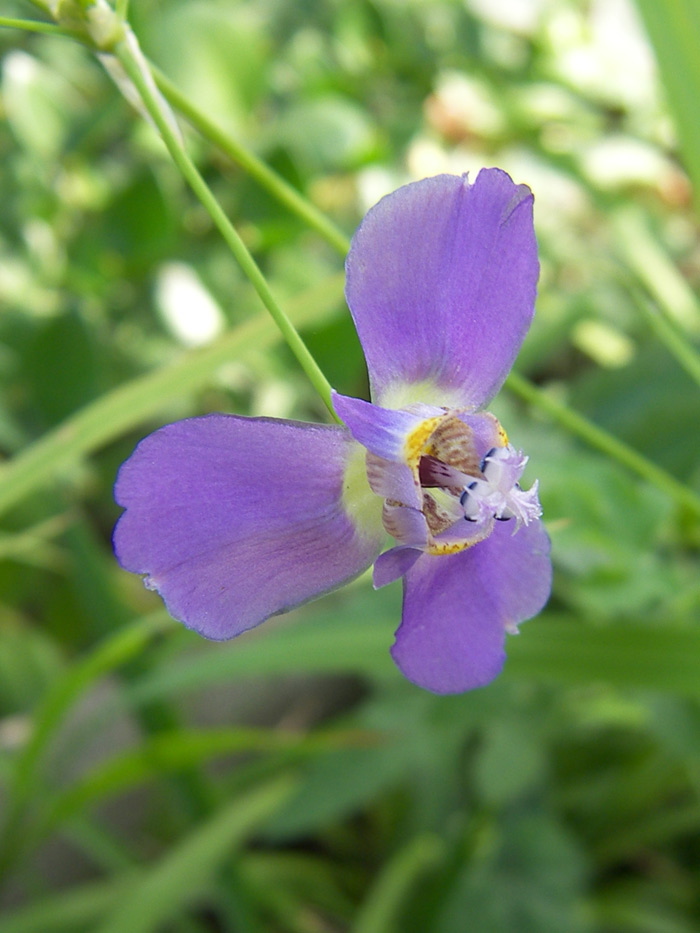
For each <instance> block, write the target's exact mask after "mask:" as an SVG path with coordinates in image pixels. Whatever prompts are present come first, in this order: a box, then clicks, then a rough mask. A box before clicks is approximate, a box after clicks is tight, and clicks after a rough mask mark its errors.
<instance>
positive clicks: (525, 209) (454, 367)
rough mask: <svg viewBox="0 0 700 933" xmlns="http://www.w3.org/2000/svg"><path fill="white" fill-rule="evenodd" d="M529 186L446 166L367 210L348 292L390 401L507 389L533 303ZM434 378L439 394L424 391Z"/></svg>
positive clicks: (377, 389) (449, 399)
mask: <svg viewBox="0 0 700 933" xmlns="http://www.w3.org/2000/svg"><path fill="white" fill-rule="evenodd" d="M532 200H533V199H532V194H531V192H530V190H529V189H528V188H527V187H526V186H524V185H515V184H514V183H513V181H512V180H511V178H510V177H509V176H508V175H507V174H506V173H505V172H502V171H501V170H500V169H484V170H482V171H481V172H480V173H479V175H478V176H477V179H476V181H475V182H474V184H470V183H469V182H468V180H467V178H466V176H465V177H462V178H459V177H457V176H453V175H438V176H437V177H435V178H428V179H425V180H423V181H419V182H415V183H414V184H410V185H406V186H405V187H403V188H400V189H399V190H398V191H395V192H394V193H393V194H390V195H388V196H387V197H385V198H384V199H383V200H381V201H380V202H379V203H378V204H377V205H376V206H375V207H374V208H372V210H370V211H369V213H368V214H367V216H366V217H365V219H364V221H363V222H362V224H361V225H360V227H359V229H358V231H357V233H356V234H355V236H354V238H353V241H352V246H351V249H350V253H349V254H348V258H347V262H346V269H347V286H346V296H347V300H348V304H349V306H350V310H351V312H352V316H353V319H354V321H355V326H356V327H357V332H358V334H359V337H360V341H361V343H362V346H363V349H364V351H365V357H366V359H367V367H368V370H369V376H370V383H371V388H372V398H373V400H374V401H376V402H377V403H379V404H381V405H385V406H386V407H388V408H399V407H405V405H406V404H408V403H409V402H410V401H426V402H434V401H439V399H440V392H441V391H442V393H443V396H444V399H445V401H444V402H443V404H446V405H448V406H450V407H453V408H454V407H466V408H470V409H476V408H480V407H481V406H482V405H484V404H485V403H486V402H487V401H488V400H489V399H490V398H491V397H492V396H493V395H495V393H496V392H497V391H498V389H499V388H500V386H501V384H502V383H503V380H504V379H505V377H506V375H507V373H508V370H509V369H510V368H511V366H512V364H513V360H514V359H515V356H516V354H517V352H518V349H519V348H520V344H521V343H522V341H523V338H524V336H525V334H526V332H527V330H528V328H529V326H530V322H531V320H532V315H533V312H534V303H535V293H536V285H537V277H538V273H539V264H538V260H537V244H536V240H535V234H534V230H533V224H532ZM426 387H431V389H430V391H429V394H430V396H431V397H430V398H428V397H426V395H425V393H427V392H428V388H426Z"/></svg>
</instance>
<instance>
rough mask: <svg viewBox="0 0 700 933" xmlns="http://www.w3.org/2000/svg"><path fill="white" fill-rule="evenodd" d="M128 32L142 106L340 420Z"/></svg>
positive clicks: (127, 53) (125, 61)
mask: <svg viewBox="0 0 700 933" xmlns="http://www.w3.org/2000/svg"><path fill="white" fill-rule="evenodd" d="M126 29H127V35H126V38H125V39H123V40H122V41H121V42H119V43H118V44H117V45H116V47H115V48H114V52H113V54H114V55H115V56H116V58H117V59H118V60H119V62H120V63H121V65H122V67H123V69H124V71H125V72H126V74H127V76H128V77H129V79H130V80H131V82H132V84H133V85H134V87H135V88H136V91H137V92H138V94H139V97H140V98H141V101H142V103H143V106H144V107H145V109H146V111H147V113H148V115H149V116H150V117H151V119H152V120H153V122H154V123H155V125H156V127H157V129H158V131H159V133H160V135H161V138H162V139H163V142H164V143H165V145H166V147H167V149H168V152H169V153H170V156H171V157H172V159H173V161H174V162H175V164H176V165H177V167H178V168H179V170H180V171H181V173H182V175H183V176H184V178H185V179H186V181H187V182H188V184H189V185H190V187H191V188H192V190H193V191H194V193H195V194H196V195H197V197H198V198H199V200H200V202H201V203H202V205H203V206H204V208H205V209H206V211H207V212H208V214H209V216H210V217H211V218H212V220H213V221H214V223H215V224H216V226H217V228H218V229H219V232H220V233H221V235H222V236H223V238H224V240H225V241H226V243H227V245H228V246H229V248H230V249H231V252H232V253H233V254H234V256H235V257H236V259H237V260H238V262H239V264H240V266H241V268H242V270H243V272H244V273H245V275H246V276H247V277H248V279H249V280H250V282H251V283H252V285H253V287H254V288H255V290H256V291H257V293H258V295H259V296H260V298H261V299H262V302H263V304H264V305H265V307H266V308H267V310H268V311H269V312H270V315H271V316H272V318H273V320H274V321H275V323H276V324H277V326H278V327H279V329H280V331H281V332H282V335H283V336H284V338H285V340H286V341H287V343H288V344H289V347H290V348H291V350H292V352H293V353H294V355H295V356H296V358H297V359H298V361H299V363H300V364H301V366H302V368H303V370H304V372H305V373H306V375H307V376H308V378H309V380H310V381H311V383H312V385H313V386H314V388H315V389H316V391H317V392H318V394H319V395H320V396H321V398H322V399H323V402H324V404H325V405H326V408H327V409H328V411H329V412H330V414H331V416H332V417H333V419H334V420H336V421H337V420H338V418H337V416H336V414H335V412H334V411H333V404H332V402H331V386H330V383H329V382H328V380H327V379H326V377H325V376H324V375H323V373H322V372H321V370H320V368H319V366H318V364H317V363H316V360H315V359H314V358H313V356H312V355H311V354H310V353H309V350H308V348H307V346H306V344H305V343H304V341H303V340H302V339H301V337H300V336H299V334H298V333H297V331H296V329H295V327H294V325H293V324H292V322H291V321H290V320H289V318H288V317H287V315H286V314H285V313H284V311H283V310H282V309H281V308H280V306H279V305H278V304H277V301H276V300H275V298H274V296H273V294H272V292H271V291H270V287H269V285H268V284H267V281H266V279H265V277H264V276H263V274H262V272H261V271H260V268H259V267H258V265H257V263H256V262H255V260H254V259H253V257H252V255H251V254H250V252H249V251H248V249H247V247H246V246H245V244H244V242H243V240H242V239H241V237H240V236H239V234H238V231H237V230H236V229H235V227H234V226H233V224H232V223H231V221H230V220H229V219H228V217H227V216H226V214H225V213H224V211H223V210H222V208H221V206H220V204H219V202H218V201H217V200H216V198H215V197H214V195H213V194H212V192H211V190H210V189H209V187H208V185H207V183H206V182H205V181H204V179H203V178H202V176H201V175H200V174H199V171H198V170H197V168H196V166H195V164H194V162H193V161H192V159H191V158H190V157H189V155H188V154H187V151H186V150H185V147H184V144H183V143H182V140H181V139H180V136H179V134H178V133H177V131H176V128H175V125H174V121H173V120H172V119H171V118H170V117H171V115H170V113H169V112H167V109H166V106H164V102H163V101H162V100H161V99H159V95H158V91H157V89H156V88H155V86H154V84H153V81H152V78H151V75H150V72H149V71H148V66H147V64H146V62H145V59H143V57H142V55H141V54H140V50H139V49H138V45H137V43H136V38H135V37H134V36H133V33H131V32H130V31H128V27H126Z"/></svg>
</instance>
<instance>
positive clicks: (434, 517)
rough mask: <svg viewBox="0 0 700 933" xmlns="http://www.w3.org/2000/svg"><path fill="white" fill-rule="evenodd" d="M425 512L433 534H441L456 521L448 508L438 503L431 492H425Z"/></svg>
mask: <svg viewBox="0 0 700 933" xmlns="http://www.w3.org/2000/svg"><path fill="white" fill-rule="evenodd" d="M423 514H424V515H425V518H426V521H427V522H428V528H429V529H430V533H431V534H433V535H439V534H440V532H441V531H446V530H447V529H448V528H449V527H450V526H451V525H454V523H455V519H454V515H450V513H449V512H448V511H447V509H444V508H443V507H442V506H440V505H438V503H437V502H436V501H435V499H434V498H433V497H432V496H431V495H430V493H429V492H424V493H423Z"/></svg>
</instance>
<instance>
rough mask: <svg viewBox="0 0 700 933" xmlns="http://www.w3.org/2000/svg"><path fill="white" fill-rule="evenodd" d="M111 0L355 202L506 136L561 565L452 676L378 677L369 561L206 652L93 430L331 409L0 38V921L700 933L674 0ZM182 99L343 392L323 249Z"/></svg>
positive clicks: (110, 121) (248, 237)
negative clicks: (526, 222) (513, 624)
mask: <svg viewBox="0 0 700 933" xmlns="http://www.w3.org/2000/svg"><path fill="white" fill-rule="evenodd" d="M3 7H4V10H3V15H5V16H8V17H11V16H16V17H31V16H34V17H36V18H40V13H39V12H38V11H37V10H36V9H35V8H34V7H32V6H30V4H29V3H22V2H6V3H4V4H3ZM131 18H132V23H133V27H134V30H135V32H136V34H137V35H138V37H139V39H140V41H141V44H142V46H143V49H144V51H145V52H146V54H147V55H148V56H149V58H150V59H151V60H152V61H153V62H154V63H156V64H157V65H158V66H159V67H160V68H161V69H162V71H163V72H164V73H165V74H166V75H167V76H168V77H169V78H170V79H171V80H172V82H174V84H175V85H176V86H177V88H178V89H179V91H180V92H181V93H182V94H184V95H185V97H186V98H187V100H188V101H190V102H191V104H192V105H194V107H195V108H196V109H197V110H198V111H199V112H201V113H202V114H204V115H205V116H206V117H208V118H209V119H210V120H211V121H213V122H214V124H216V126H217V127H218V128H219V130H221V131H222V132H223V133H224V134H228V135H230V136H232V137H233V138H234V139H235V140H238V141H240V142H241V143H242V144H243V145H244V146H245V147H247V148H248V149H250V150H251V151H252V152H254V153H255V154H257V155H258V156H259V157H260V158H262V159H263V160H264V161H265V162H266V163H267V164H268V165H269V166H271V167H272V168H274V169H275V170H276V171H277V172H278V173H279V174H280V175H281V176H282V177H283V178H285V179H286V180H287V181H288V182H289V183H290V184H291V185H292V186H293V187H295V188H296V189H298V190H299V191H300V192H301V193H302V194H303V195H304V196H305V197H306V198H308V199H309V200H310V201H311V202H312V203H313V204H314V205H315V206H316V207H317V208H319V209H320V210H321V211H323V212H325V213H326V214H327V215H329V216H330V217H331V218H332V219H333V220H334V221H335V223H336V224H337V225H338V226H339V227H340V228H341V229H342V230H343V231H345V232H346V233H347V234H348V235H349V234H351V233H352V231H353V229H354V228H355V226H356V225H357V223H358V222H359V220H360V219H361V217H362V215H363V213H364V212H365V211H366V209H367V208H368V207H369V206H371V205H372V204H373V203H374V202H375V201H376V200H377V199H378V198H379V197H380V196H382V195H383V194H385V193H387V192H388V191H390V190H392V189H394V188H396V187H398V186H399V185H400V184H402V183H404V182H406V181H408V180H411V179H416V178H421V177H423V176H426V175H431V174H436V173H438V172H443V171H449V172H464V171H469V172H471V173H473V174H475V173H476V172H477V171H478V169H479V168H480V167H482V166H485V165H498V166H500V167H502V168H504V169H506V170H507V171H509V172H510V173H511V174H512V175H513V176H514V178H515V180H516V181H518V182H525V183H527V184H529V185H530V186H531V187H532V189H533V190H534V192H535V196H536V213H535V218H536V227H537V232H538V237H539V242H540V248H541V259H542V275H541V283H540V294H539V299H538V312H537V316H536V320H535V324H534V327H533V329H532V331H531V333H530V334H529V336H528V338H527V341H526V343H525V346H524V349H523V352H522V353H521V355H520V357H519V360H518V364H517V368H518V372H519V373H520V374H522V375H524V376H526V377H527V378H528V379H529V380H531V381H532V383H534V384H535V385H536V386H537V387H538V388H539V390H540V394H538V395H536V396H535V398H534V400H533V399H530V400H529V401H525V400H524V399H523V398H522V393H520V394H516V392H515V391H514V389H517V388H518V386H517V385H513V386H511V389H510V390H509V389H508V388H506V389H505V390H504V391H503V392H502V393H501V395H500V397H499V398H498V399H497V401H496V402H495V404H494V411H495V412H496V413H497V414H498V415H499V416H500V417H501V419H502V421H503V422H504V423H505V424H507V426H508V430H509V434H510V436H511V438H512V440H513V442H514V443H515V444H516V445H518V446H519V447H523V448H524V449H525V450H527V451H528V452H529V454H530V457H531V461H530V466H529V467H528V474H527V478H528V479H529V480H532V479H534V478H535V477H539V479H540V489H541V498H542V503H543V506H544V509H545V518H546V520H547V523H548V527H549V529H550V532H551V537H552V542H553V555H554V566H555V582H554V591H553V595H552V599H551V601H550V604H549V606H548V608H547V609H546V610H545V612H544V613H543V614H542V615H541V617H540V618H539V619H537V620H533V621H531V622H528V623H527V624H526V625H525V626H523V630H522V634H521V635H520V637H519V638H517V639H515V638H511V639H509V643H508V648H509V660H508V663H507V665H506V669H505V672H504V674H503V676H502V677H501V678H500V679H498V680H497V681H496V682H495V683H493V684H492V685H491V686H489V687H488V688H485V689H482V690H479V691H476V692H473V693H470V694H466V695H464V696H457V697H443V698H439V697H434V696H432V695H429V694H427V693H424V692H421V691H420V690H418V689H417V688H415V687H413V686H412V685H410V684H409V683H407V682H406V681H404V680H403V679H402V678H401V677H400V675H399V674H398V672H397V671H396V670H395V669H394V667H393V665H392V663H391V660H390V658H389V653H388V651H389V647H390V645H391V643H392V634H393V631H394V629H395V628H396V626H397V624H398V621H399V617H400V587H399V586H398V585H394V586H391V587H389V588H387V589H385V590H382V591H380V592H378V593H375V592H373V591H372V588H371V585H370V582H369V580H368V578H366V577H365V578H363V579H361V580H359V581H358V582H356V583H355V584H353V585H352V586H350V587H348V588H346V589H345V590H343V591H341V592H338V593H336V594H333V595H331V596H328V597H326V598H324V599H322V600H320V601H318V602H316V603H313V604H311V605H309V606H308V607H305V608H303V609H300V610H298V611H296V612H294V613H292V614H290V615H288V616H284V617H280V618H278V619H276V620H273V621H272V622H270V623H267V624H266V625H265V626H263V627H261V628H260V629H258V630H256V631H254V632H251V633H249V634H247V635H245V636H243V637H241V638H240V639H238V640H237V641H234V642H232V643H229V644H210V643H206V642H205V641H203V640H202V639H200V638H198V637H197V636H196V635H193V634H191V633H189V632H187V631H185V630H184V629H183V628H182V627H181V626H180V625H178V624H176V623H174V622H172V621H171V620H169V619H168V617H167V616H166V615H165V613H164V612H163V610H162V607H161V604H160V602H159V599H158V598H157V596H155V595H154V594H153V593H150V592H148V591H146V590H145V589H144V588H143V586H142V584H141V582H140V580H139V579H138V578H136V577H134V576H131V575H129V574H126V573H124V572H123V571H121V570H120V569H119V568H118V566H117V565H116V563H115V561H114V558H113V556H112V553H111V546H110V533H111V529H112V526H113V524H114V522H115V520H116V518H117V516H118V514H119V510H118V508H117V507H116V505H115V504H114V502H113V499H112V483H113V481H114V476H115V473H116V471H117V468H118V466H119V464H120V463H121V461H122V460H124V459H125V458H126V457H127V456H128V455H129V453H130V452H131V450H132V449H133V446H134V444H135V443H136V442H137V441H138V440H139V439H140V438H141V437H143V436H144V435H145V434H146V433H148V432H149V431H150V430H152V429H154V428H156V427H157V426H159V425H161V424H163V423H165V422H167V421H172V420H175V419H177V418H181V417H185V416H188V415H192V414H196V413H202V412H208V411H232V412H239V413H243V414H255V415H271V416H282V417H294V418H300V419H303V420H323V418H324V412H323V407H322V405H321V403H320V402H319V400H318V399H317V398H316V396H315V395H314V393H313V390H312V389H311V388H310V386H309V385H308V383H307V381H306V379H305V377H304V376H303V374H302V373H301V371H300V370H299V368H298V366H297V364H296V363H295V361H294V360H293V358H292V357H291V354H290V353H289V352H288V351H287V350H286V349H285V348H284V347H282V346H281V345H280V343H279V340H278V338H277V337H276V336H275V334H274V332H273V330H272V329H271V328H270V327H269V326H268V324H267V322H266V321H265V312H264V311H263V310H262V308H261V306H260V303H259V301H258V299H257V298H256V296H255V294H254V293H253V291H252V289H251V287H250V286H249V285H248V284H247V283H246V280H245V279H244V277H243V275H242V273H241V272H240V270H239V269H238V267H237V265H236V263H235V261H234V259H233V257H232V256H231V254H230V253H229V252H228V250H227V248H226V247H225V245H224V244H223V242H222V240H221V238H220V236H219V235H218V233H217V232H216V230H215V229H214V228H213V226H212V223H211V221H210V219H209V217H208V215H207V214H206V213H205V212H204V210H203V209H202V208H201V207H200V206H199V204H198V203H197V202H196V201H195V199H194V197H193V196H192V194H191V193H190V191H189V190H188V189H187V187H186V185H185V183H184V182H183V180H182V178H181V177H180V175H179V174H178V172H177V171H176V170H175V169H174V167H173V165H172V164H171V162H170V160H169V158H168V156H167V153H166V151H165V149H164V147H163V146H162V144H161V143H160V142H159V141H158V139H157V137H156V135H155V133H154V131H153V129H152V127H151V126H150V125H149V124H148V123H147V122H146V121H145V120H144V119H143V118H142V117H141V115H140V114H139V113H138V112H136V111H135V110H133V109H132V108H131V107H130V105H129V104H128V103H127V102H126V101H125V99H124V97H123V96H122V94H121V93H120V90H119V89H118V87H117V86H116V85H115V84H114V83H113V82H112V80H111V79H110V77H109V76H108V74H107V73H106V71H105V70H104V69H103V68H102V66H101V65H100V63H99V62H98V61H97V60H96V59H95V57H94V56H93V55H92V54H91V53H90V52H89V51H88V50H87V49H85V48H84V47H83V46H82V45H81V44H80V43H78V42H74V41H72V40H70V39H67V38H61V37H58V36H47V35H33V34H29V33H26V32H22V31H18V30H11V29H4V30H1V31H0V54H1V63H0V64H1V69H2V70H1V83H0V92H1V96H0V108H1V111H2V122H1V123H0V185H1V190H2V200H1V202H0V378H1V380H2V393H1V394H0V449H1V450H2V454H3V456H4V457H5V458H6V461H5V463H4V464H3V465H2V466H1V467H0V507H1V508H2V509H3V515H2V518H1V521H2V534H1V535H0V717H1V718H0V785H1V786H0V810H1V815H2V835H1V837H0V865H1V866H2V868H1V875H0V884H1V888H0V892H1V893H0V912H1V916H2V919H0V929H2V930H3V933H53V931H66V933H81V931H93V930H96V931H100V933H138V931H142V933H147V931H161V930H163V931H166V930H167V931H177V933H180V931H182V933H195V931H197V933H205V931H217V933H218V931H226V933H345V931H347V933H392V931H417V933H423V931H425V933H463V931H475V933H482V931H483V933H501V931H503V933H505V931H509V933H511V931H513V930H517V931H519V933H529V931H532V933H693V931H696V930H697V929H698V928H699V927H700V838H699V836H698V831H699V830H700V707H699V706H698V700H699V699H700V630H699V629H698V619H699V617H700V574H699V573H698V546H699V544H700V535H699V529H698V512H697V507H696V505H695V506H694V505H693V502H695V503H697V498H693V496H695V497H697V495H698V494H700V444H699V441H698V427H699V424H700V417H699V416H700V401H699V400H700V387H699V385H698V379H699V375H698V373H699V370H700V366H699V365H698V356H697V347H698V337H699V336H700V306H699V304H698V299H697V297H696V293H697V288H698V284H699V282H700V249H699V247H698V237H697V234H698V226H697V214H696V213H695V210H694V205H693V179H695V182H696V183H698V182H700V136H699V135H698V126H699V125H700V120H698V109H697V108H698V100H700V52H699V51H698V50H699V49H700V12H699V11H698V5H697V3H695V2H693V0H669V2H668V3H655V0H640V3H639V5H638V6H635V5H634V3H633V2H631V0H461V2H458V0H424V2H421V0H410V2H400V0H371V2H370V0H352V2H346V0H325V2H323V0H318V2H314V0H304V2H299V0H252V2H235V0H218V2H217V0H158V2H154V0H140V2H138V3H133V4H132V10H131ZM182 127H183V132H184V134H185V139H186V142H187V145H188V148H189V150H190V152H191V153H192V154H193V156H194V158H195V159H196V162H197V164H198V165H199V167H200V168H201V170H202V172H203V173H204V175H205V177H206V178H207V180H208V181H209V183H210V184H211V186H212V188H213V190H214V192H215V194H216V196H217V197H218V199H219V200H220V202H221V204H222V205H223V206H224V207H225V209H226V211H227V213H228V215H229V216H230V217H231V219H232V220H233V221H234V223H236V224H237V225H238V228H239V229H240V232H241V234H242V236H243V237H244V239H245V242H246V243H247V245H248V247H249V248H250V249H251V250H252V251H253V253H254V255H255V256H256V258H257V260H258V261H259V263H260V264H261V266H262V268H263V271H264V272H265V274H266V276H267V277H268V280H269V282H270V285H271V287H272V290H273V292H274V293H275V295H276V296H277V297H278V298H279V299H280V301H281V302H282V303H283V304H284V306H285V307H286V308H288V309H289V310H290V313H291V314H292V316H294V317H295V319H297V320H301V321H302V322H303V323H304V325H305V328H304V334H305V336H306V338H307V339H308V343H309V346H310V347H311V349H312V351H313V352H314V353H315V354H316V356H317V358H318V360H319V362H320V364H321V366H322V368H323V369H324V371H325V372H326V374H327V375H328V377H329V379H330V381H331V382H332V384H333V385H334V386H335V387H337V388H338V389H340V390H342V391H344V392H347V393H351V394H355V395H362V394H363V393H364V392H366V372H365V368H364V363H363V359H362V355H361V352H360V348H359V345H358V342H357V339H356V337H355V335H354V331H353V328H352V324H351V321H350V317H349V314H348V312H347V309H346V307H345V304H344V301H343V298H342V256H341V255H340V251H342V244H341V249H340V251H339V249H338V248H336V249H334V248H333V246H332V245H330V244H329V242H327V241H326V240H325V239H324V238H323V237H322V236H321V235H319V233H318V232H316V231H315V230H313V229H312V228H311V227H310V226H309V225H307V224H305V223H304V222H303V221H302V220H300V219H299V218H298V217H297V216H296V215H295V214H294V213H292V212H290V211H289V210H288V209H287V208H286V207H284V206H283V205H282V204H280V203H279V201H277V200H276V199H275V197H274V196H273V195H272V194H271V193H270V192H269V191H268V190H266V189H265V188H264V187H263V186H262V185H261V184H260V183H259V182H258V181H257V180H255V179H253V178H251V176H250V175H249V174H248V172H247V171H245V170H244V169H243V168H241V167H240V166H239V165H237V164H236V163H235V162H234V161H233V160H232V159H231V158H230V157H229V155H227V154H226V153H225V151H223V150H222V147H221V146H217V145H214V144H213V143H212V142H211V141H210V140H206V139H205V138H203V136H202V135H201V134H199V133H197V132H195V131H194V130H192V129H191V128H190V126H189V125H188V123H187V122H185V121H184V120H183V121H182ZM225 148H226V145H225V144H224V147H223V149H225ZM336 245H337V244H336ZM253 320H258V321H260V322H262V323H261V324H260V327H259V328H258V330H255V327H257V326H258V325H252V328H253V329H252V330H251V324H250V322H251V321H253ZM241 325H243V328H242V329H241ZM246 328H247V329H246ZM571 412H576V413H579V414H580V415H581V416H582V417H583V418H584V419H586V421H585V422H584V423H583V425H582V424H581V423H580V422H579V421H577V420H576V419H575V417H574V416H572V415H571ZM589 422H590V423H594V424H595V425H597V426H599V427H601V428H603V429H604V430H605V431H606V432H608V434H607V435H605V437H604V438H603V440H602V441H601V439H600V438H598V437H597V436H592V437H589V438H588V441H593V442H594V443H590V442H587V440H586V439H585V438H584V437H583V436H582V435H584V434H586V432H587V431H588V428H587V424H588V423H589ZM589 433H590V432H589ZM610 436H611V437H612V438H614V439H616V440H618V441H621V442H623V443H624V444H625V445H628V447H625V448H624V450H623V451H622V453H620V452H619V451H618V450H617V449H616V448H613V450H612V451H611V450H609V449H608V450H607V451H606V450H605V449H603V448H605V447H606V444H607V438H608V437H610ZM629 448H631V449H632V450H633V451H636V452H637V454H638V455H640V457H641V458H642V459H641V461H640V462H641V466H640V462H638V461H634V460H633V458H630V456H628V450H629ZM14 458H19V459H17V460H16V461H15V459H14ZM630 459H632V461H633V462H630ZM650 464H651V465H652V466H651V467H650V466H649V465H650ZM653 465H656V466H657V467H659V468H661V469H662V470H663V471H664V472H663V473H662V474H661V475H660V476H657V475H656V474H654V472H653ZM640 470H641V473H645V471H646V479H645V478H643V476H642V475H640ZM271 508H274V503H271Z"/></svg>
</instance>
